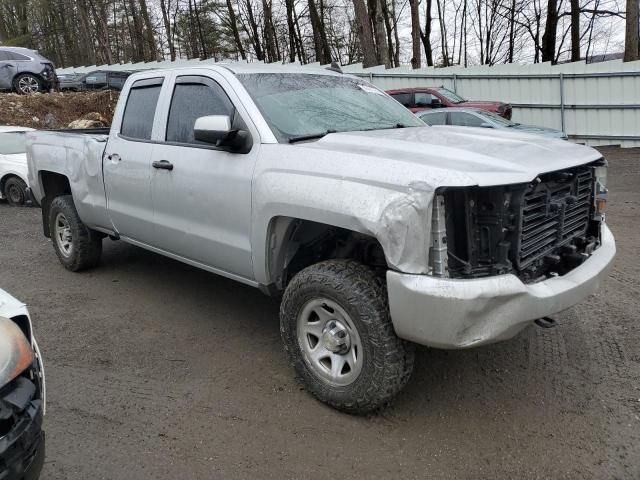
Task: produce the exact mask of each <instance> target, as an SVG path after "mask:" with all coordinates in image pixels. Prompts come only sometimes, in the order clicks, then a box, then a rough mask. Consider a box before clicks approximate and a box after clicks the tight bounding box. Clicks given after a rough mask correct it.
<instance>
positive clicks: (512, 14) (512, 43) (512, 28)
mask: <svg viewBox="0 0 640 480" xmlns="http://www.w3.org/2000/svg"><path fill="white" fill-rule="evenodd" d="M515 25H516V0H511V8H510V9H509V63H513V53H514V49H515V40H516V39H515Z"/></svg>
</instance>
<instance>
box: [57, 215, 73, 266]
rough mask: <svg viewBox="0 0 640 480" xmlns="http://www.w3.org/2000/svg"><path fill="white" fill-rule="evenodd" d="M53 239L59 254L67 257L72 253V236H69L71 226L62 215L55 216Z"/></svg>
mask: <svg viewBox="0 0 640 480" xmlns="http://www.w3.org/2000/svg"><path fill="white" fill-rule="evenodd" d="M55 237H56V243H57V245H58V249H59V250H60V253H62V255H64V256H65V257H69V256H70V255H71V252H72V251H73V236H72V235H71V225H69V220H67V217H65V216H64V214H62V213H59V214H58V215H56V222H55Z"/></svg>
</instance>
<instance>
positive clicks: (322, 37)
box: [308, 0, 331, 64]
mask: <svg viewBox="0 0 640 480" xmlns="http://www.w3.org/2000/svg"><path fill="white" fill-rule="evenodd" d="M308 1H309V17H311V29H312V30H313V41H314V46H315V50H316V62H320V63H321V64H327V63H331V50H330V49H329V42H328V41H327V33H326V31H325V28H324V22H323V21H322V18H320V15H319V14H318V9H317V8H316V3H315V2H314V0H308Z"/></svg>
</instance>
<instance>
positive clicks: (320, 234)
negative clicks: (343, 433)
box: [27, 64, 615, 413]
mask: <svg viewBox="0 0 640 480" xmlns="http://www.w3.org/2000/svg"><path fill="white" fill-rule="evenodd" d="M27 150H28V152H27V155H28V161H29V182H30V185H31V188H32V191H33V197H34V200H35V202H36V203H38V204H39V205H41V207H42V220H43V229H44V234H45V235H46V236H47V237H51V238H52V244H53V247H54V250H55V253H56V255H57V256H58V259H59V260H60V262H61V263H62V264H63V265H64V266H65V267H66V268H67V269H68V270H71V271H81V270H84V269H89V268H93V267H96V266H97V265H98V264H99V262H100V256H101V251H102V242H103V238H105V237H107V236H108V237H110V238H112V239H121V240H123V241H126V242H129V243H132V244H134V245H137V246H139V247H142V248H146V249H149V250H151V251H153V252H156V253H160V254H162V255H166V256H168V257H171V258H174V259H176V260H179V261H181V262H185V263H187V264H189V265H193V266H195V267H198V268H202V269H205V270H207V271H210V272H213V273H216V274H219V275H223V276H225V277H228V278H231V279H234V280H237V281H239V282H242V283H245V284H247V285H250V286H253V287H257V288H260V289H261V290H262V291H264V292H266V293H268V294H271V295H274V296H276V297H281V298H282V302H281V306H280V332H281V337H282V341H283V344H284V348H285V350H286V352H287V355H288V357H289V360H290V363H291V364H292V365H293V367H294V368H295V370H296V373H297V375H298V377H299V378H300V379H301V380H302V382H303V383H304V386H305V389H306V390H307V391H309V392H310V393H312V394H313V395H315V396H316V397H317V398H319V399H320V400H321V401H323V402H326V403H327V404H329V405H331V406H334V407H336V408H339V409H341V410H343V411H347V412H350V413H366V412H370V411H372V410H375V409H377V408H380V407H382V406H384V405H386V404H387V403H388V402H389V401H391V400H392V399H393V397H394V396H395V395H396V394H397V393H398V392H399V391H400V390H401V389H402V387H403V386H404V385H405V384H406V383H407V381H408V379H409V377H410V374H411V371H412V369H413V359H414V349H413V343H418V344H422V345H428V346H432V347H438V348H468V347H473V346H477V345H484V344H487V343H491V342H497V341H500V340H506V339H508V338H511V337H513V336H514V335H516V334H517V333H518V332H520V331H521V330H522V329H523V328H525V327H527V326H529V325H533V324H534V322H535V321H536V320H538V319H540V318H544V317H548V316H550V315H554V314H556V313H558V312H560V311H562V310H564V309H566V308H569V307H571V306H573V305H575V304H576V303H578V302H580V301H582V299H584V298H585V297H586V296H587V295H589V294H591V293H593V292H594V291H596V290H597V289H598V288H599V285H600V283H601V282H602V281H603V280H604V279H605V278H606V276H607V272H608V269H609V267H610V265H611V262H612V260H613V257H614V255H615V242H614V239H613V236H612V235H611V232H610V231H609V229H608V228H607V225H606V224H605V222H604V208H605V205H606V201H605V197H604V195H605V194H606V181H605V177H606V163H605V161H604V159H603V158H602V155H601V154H600V153H599V152H598V151H596V150H594V149H592V148H588V147H585V146H581V145H575V144H572V143H570V142H566V141H562V140H554V139H547V138H542V137H539V136H538V137H536V136H532V135H528V134H526V133H522V132H518V131H507V132H505V131H498V130H491V129H486V128H470V127H440V128H431V127H427V126H426V125H425V124H424V123H423V122H422V121H421V120H419V119H418V118H417V117H416V116H415V115H413V114H412V113H411V112H409V111H408V110H407V109H406V108H404V107H403V106H402V105H401V104H400V103H398V102H396V101H395V100H393V99H392V98H391V97H389V96H387V95H386V94H384V93H383V92H381V91H380V90H378V89H377V88H376V87H374V86H373V85H370V84H368V83H367V82H365V81H363V80H362V79H359V78H356V77H352V76H349V75H344V74H341V73H339V72H336V71H329V70H326V69H322V68H304V69H302V68H298V67H295V66H273V65H258V64H250V65H249V64H247V65H240V64H233V65H213V66H203V67H185V68H178V69H174V70H153V71H149V72H141V73H136V74H134V75H132V76H131V77H129V78H128V80H127V83H126V85H125V87H124V89H123V91H122V94H121V96H120V98H119V101H118V106H117V107H116V111H115V114H114V118H113V123H112V126H111V130H110V131H109V132H108V134H107V132H106V131H96V132H93V133H89V132H83V133H71V132H34V133H30V134H29V140H28V145H27Z"/></svg>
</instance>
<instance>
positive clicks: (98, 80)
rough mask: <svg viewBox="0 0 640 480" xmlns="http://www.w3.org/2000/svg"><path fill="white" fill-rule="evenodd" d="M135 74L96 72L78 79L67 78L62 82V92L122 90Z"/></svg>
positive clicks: (126, 72)
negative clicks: (128, 79) (129, 78)
mask: <svg viewBox="0 0 640 480" xmlns="http://www.w3.org/2000/svg"><path fill="white" fill-rule="evenodd" d="M132 73H133V72H130V71H111V70H96V71H94V72H89V73H87V74H85V75H81V76H78V77H75V76H74V77H72V76H69V77H65V78H64V80H61V81H60V89H61V90H73V91H81V90H109V89H111V90H122V87H123V85H124V82H125V81H126V80H127V78H128V77H129V76H130V75H131V74H132Z"/></svg>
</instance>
